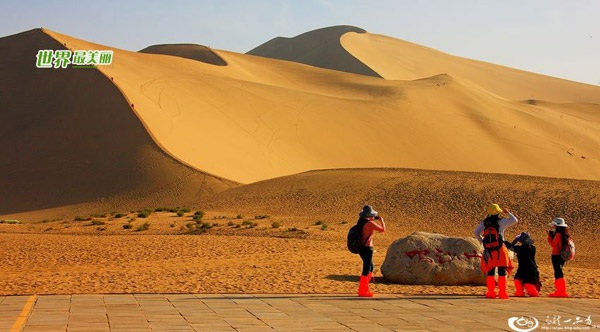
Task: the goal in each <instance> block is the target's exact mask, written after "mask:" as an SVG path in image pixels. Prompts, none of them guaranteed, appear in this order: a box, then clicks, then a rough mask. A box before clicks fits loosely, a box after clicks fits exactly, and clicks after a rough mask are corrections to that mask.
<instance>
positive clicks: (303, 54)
mask: <svg viewBox="0 0 600 332" xmlns="http://www.w3.org/2000/svg"><path fill="white" fill-rule="evenodd" d="M347 32H354V33H365V32H366V31H365V30H363V29H361V28H357V27H353V26H349V25H338V26H333V27H327V28H322V29H317V30H313V31H309V32H306V33H303V34H301V35H298V36H296V37H293V38H285V37H276V38H273V39H271V40H269V41H268V42H266V43H264V44H262V45H260V46H257V47H255V48H254V49H252V50H250V51H248V52H247V53H246V54H250V55H258V56H262V57H267V58H272V59H279V60H288V61H294V62H299V63H304V64H307V65H311V66H315V67H320V68H326V69H333V70H340V71H344V72H347V73H355V74H361V75H368V76H374V77H380V76H379V74H378V73H376V72H375V71H373V70H372V69H371V68H369V67H368V66H367V65H365V64H364V63H362V62H361V61H359V60H358V59H356V58H355V57H354V56H352V55H351V54H349V53H348V52H347V51H346V50H345V49H344V48H343V47H342V45H341V44H340V38H341V37H342V35H344V34H345V33H347Z"/></svg>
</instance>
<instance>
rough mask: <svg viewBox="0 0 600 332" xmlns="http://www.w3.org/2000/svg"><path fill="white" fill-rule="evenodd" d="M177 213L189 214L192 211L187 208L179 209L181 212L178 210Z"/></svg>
mask: <svg viewBox="0 0 600 332" xmlns="http://www.w3.org/2000/svg"><path fill="white" fill-rule="evenodd" d="M179 211H182V212H183V213H189V212H191V211H192V209H190V208H189V207H184V208H181V210H179Z"/></svg>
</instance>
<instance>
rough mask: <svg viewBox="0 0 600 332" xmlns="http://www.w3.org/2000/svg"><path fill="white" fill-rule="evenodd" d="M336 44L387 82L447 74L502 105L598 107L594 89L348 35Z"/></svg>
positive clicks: (395, 41) (406, 44) (397, 41)
mask: <svg viewBox="0 0 600 332" xmlns="http://www.w3.org/2000/svg"><path fill="white" fill-rule="evenodd" d="M341 44H342V46H343V47H344V49H346V50H347V51H348V52H349V53H350V54H352V55H353V56H354V57H356V58H357V59H359V60H360V61H361V62H363V63H364V64H365V65H367V66H369V67H370V68H371V69H373V70H374V71H375V72H377V73H378V74H379V75H381V76H382V77H383V78H385V79H389V80H414V79H419V78H424V77H429V76H432V75H437V74H448V75H451V76H453V77H456V78H461V79H465V80H469V81H471V82H474V83H476V84H478V85H479V86H481V87H483V88H485V89H487V90H489V91H491V92H493V93H495V94H497V95H499V96H501V97H503V98H507V99H512V100H526V99H542V100H546V101H554V102H562V103H566V102H568V103H595V104H600V87H598V86H593V85H588V84H583V83H578V82H572V81H568V80H563V79H559V78H554V77H550V76H545V75H540V74H535V73H531V72H526V71H523V70H518V69H513V68H509V67H504V66H499V65H495V64H491V63H487V62H483V61H477V60H471V59H466V58H461V57H457V56H453V55H450V54H446V53H443V52H440V51H437V50H434V49H431V48H428V47H424V46H421V45H417V44H413V43H410V42H407V41H404V40H400V39H396V38H392V37H388V36H383V35H377V34H370V33H354V32H348V33H346V34H344V35H343V36H342V37H341Z"/></svg>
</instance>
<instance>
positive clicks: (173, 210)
mask: <svg viewBox="0 0 600 332" xmlns="http://www.w3.org/2000/svg"><path fill="white" fill-rule="evenodd" d="M168 211H169V212H171V213H175V212H177V211H179V208H178V207H174V208H170V209H169V210H168Z"/></svg>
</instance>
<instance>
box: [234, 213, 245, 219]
mask: <svg viewBox="0 0 600 332" xmlns="http://www.w3.org/2000/svg"><path fill="white" fill-rule="evenodd" d="M243 218H244V216H242V215H241V214H238V215H237V216H235V219H243Z"/></svg>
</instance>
